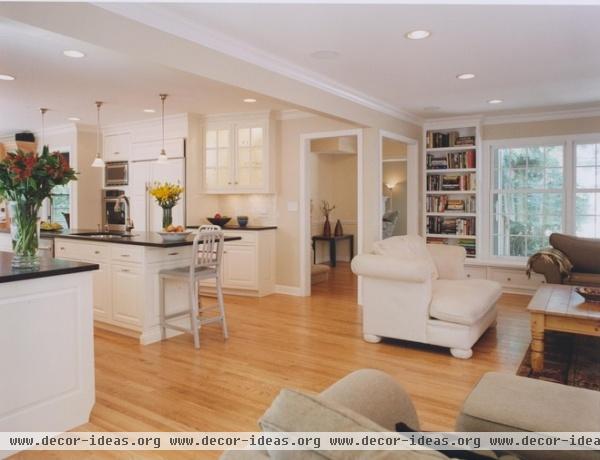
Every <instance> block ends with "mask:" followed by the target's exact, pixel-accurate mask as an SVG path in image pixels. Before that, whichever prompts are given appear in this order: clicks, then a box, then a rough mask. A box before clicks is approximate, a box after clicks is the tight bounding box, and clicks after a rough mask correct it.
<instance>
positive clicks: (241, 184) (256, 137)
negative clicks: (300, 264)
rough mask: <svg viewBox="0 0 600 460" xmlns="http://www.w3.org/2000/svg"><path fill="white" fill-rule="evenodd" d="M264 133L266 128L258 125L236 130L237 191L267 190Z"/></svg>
mask: <svg viewBox="0 0 600 460" xmlns="http://www.w3.org/2000/svg"><path fill="white" fill-rule="evenodd" d="M264 133H265V130H264V128H263V127H262V126H258V125H248V126H238V127H237V128H236V150H235V178H234V185H235V187H236V188H237V189H244V190H260V189H263V188H265V179H266V174H265V164H266V163H265V160H266V159H265V149H264Z"/></svg>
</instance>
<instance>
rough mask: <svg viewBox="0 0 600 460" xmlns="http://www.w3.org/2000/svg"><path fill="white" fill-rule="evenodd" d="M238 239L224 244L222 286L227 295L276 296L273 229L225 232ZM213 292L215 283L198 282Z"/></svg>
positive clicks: (204, 288)
mask: <svg viewBox="0 0 600 460" xmlns="http://www.w3.org/2000/svg"><path fill="white" fill-rule="evenodd" d="M224 233H225V236H235V237H239V238H241V240H236V241H230V242H227V243H225V247H224V249H223V264H222V267H221V268H222V272H221V274H222V283H223V291H224V292H225V293H226V294H233V295H244V296H252V297H262V296H266V295H269V294H273V293H275V230H274V229H269V230H225V231H224ZM200 286H201V288H202V292H205V293H208V294H211V293H214V282H211V281H205V282H201V283H200Z"/></svg>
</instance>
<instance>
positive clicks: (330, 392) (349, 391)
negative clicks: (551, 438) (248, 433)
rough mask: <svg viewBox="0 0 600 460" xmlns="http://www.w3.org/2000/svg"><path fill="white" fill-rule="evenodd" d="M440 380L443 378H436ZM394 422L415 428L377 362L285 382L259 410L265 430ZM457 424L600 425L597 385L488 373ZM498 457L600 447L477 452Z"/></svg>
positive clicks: (571, 459)
mask: <svg viewBox="0 0 600 460" xmlns="http://www.w3.org/2000/svg"><path fill="white" fill-rule="evenodd" d="M440 384H441V385H443V383H440ZM397 423H404V424H405V425H407V426H408V427H410V428H412V429H413V430H419V429H420V423H419V419H418V416H417V413H416V411H415V408H414V406H413V404H412V402H411V400H410V397H409V396H408V394H407V393H406V391H405V390H404V389H403V388H402V386H400V385H399V384H398V383H397V382H396V381H395V380H394V379H393V378H392V377H391V376H389V375H388V374H385V373H384V372H381V371H378V370H374V369H362V370H359V371H355V372H353V373H351V374H349V375H347V376H346V377H344V378H343V379H341V380H339V381H338V382H337V383H335V384H333V385H332V386H330V387H329V388H327V389H326V390H325V391H323V392H321V393H320V394H314V393H309V392H304V391H300V390H291V389H284V390H282V391H281V392H280V393H279V395H278V396H277V397H276V398H275V400H274V401H273V403H272V404H271V407H269V408H268V409H267V411H266V412H265V413H264V414H263V416H262V417H261V419H260V421H259V426H260V428H261V429H262V430H263V431H264V432H294V431H300V432H325V431H336V432H366V431H374V432H381V431H394V429H395V427H396V424H397ZM455 429H456V431H461V432H469V431H470V432H474V431H483V432H490V431H529V432H556V431H587V432H598V431H600V392H597V391H592V390H585V389H581V388H574V387H568V386H564V385H559V384H557V383H550V382H544V381H541V380H534V379H529V378H525V377H518V376H515V375H509V374H500V373H495V372H491V373H488V374H485V375H484V376H483V378H482V379H481V380H480V382H479V383H478V384H477V386H476V387H475V388H474V389H473V391H472V392H471V394H470V395H469V396H468V397H467V399H466V401H465V402H464V404H463V407H462V410H461V412H460V414H459V416H458V419H457V421H456V427H455ZM479 453H485V455H488V456H490V457H491V458H501V459H502V460H508V459H513V460H514V459H516V458H521V459H525V460H559V459H560V460H562V459H565V460H584V459H585V460H588V459H589V460H592V459H596V460H597V459H598V458H599V457H600V453H599V452H598V451H572V452H567V451H531V450H528V451H519V452H513V453H511V452H505V453H503V454H501V453H493V452H481V451H479ZM221 458H222V460H238V459H240V460H241V459H250V460H252V459H255V460H266V459H269V458H274V459H280V460H288V459H290V460H292V459H293V460H298V459H308V460H319V459H320V460H323V459H336V460H338V459H339V460H341V459H347V458H352V459H361V460H370V459H377V460H383V459H399V460H444V459H448V458H451V457H447V456H446V455H444V454H442V453H440V452H437V451H434V450H420V451H408V450H406V451H375V450H372V451H351V452H350V451H324V450H318V451H275V450H271V451H229V452H226V453H224V454H223V456H222V457H221Z"/></svg>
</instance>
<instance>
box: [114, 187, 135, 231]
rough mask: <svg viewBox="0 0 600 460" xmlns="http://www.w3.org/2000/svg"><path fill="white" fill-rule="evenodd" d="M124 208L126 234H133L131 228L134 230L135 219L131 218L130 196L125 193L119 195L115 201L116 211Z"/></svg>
mask: <svg viewBox="0 0 600 460" xmlns="http://www.w3.org/2000/svg"><path fill="white" fill-rule="evenodd" d="M122 208H124V212H125V233H124V235H126V236H132V235H133V234H132V233H131V230H133V221H132V220H131V205H130V204H129V198H127V197H126V196H125V195H119V197H118V198H117V201H116V203H115V211H117V212H119V211H121V209H122Z"/></svg>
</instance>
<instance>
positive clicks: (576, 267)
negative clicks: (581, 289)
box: [531, 233, 600, 287]
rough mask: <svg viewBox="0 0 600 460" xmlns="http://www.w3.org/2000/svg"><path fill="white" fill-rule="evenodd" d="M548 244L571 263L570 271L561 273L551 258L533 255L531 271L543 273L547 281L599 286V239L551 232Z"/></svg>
mask: <svg viewBox="0 0 600 460" xmlns="http://www.w3.org/2000/svg"><path fill="white" fill-rule="evenodd" d="M550 245H551V246H552V247H553V248H554V249H556V250H558V251H560V252H561V253H562V255H561V256H564V257H566V258H567V259H568V260H569V262H570V263H571V264H572V266H573V268H572V269H571V271H570V273H561V270H560V268H559V265H558V263H556V262H555V261H553V260H552V258H548V257H535V255H534V256H532V258H531V270H532V271H534V272H535V273H540V274H542V275H544V277H545V278H546V282H547V283H552V284H574V285H579V286H596V287H600V239H592V238H579V237H577V236H572V235H564V234H562V233H553V234H552V235H550Z"/></svg>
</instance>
